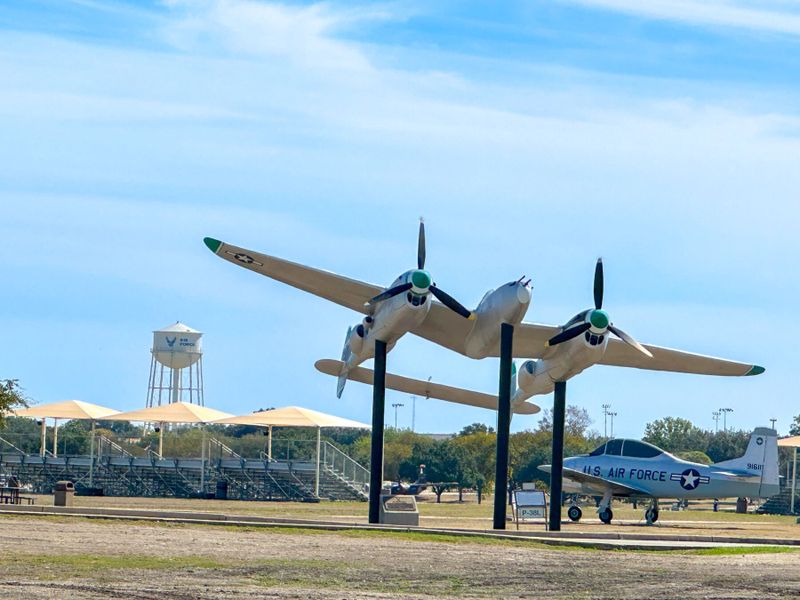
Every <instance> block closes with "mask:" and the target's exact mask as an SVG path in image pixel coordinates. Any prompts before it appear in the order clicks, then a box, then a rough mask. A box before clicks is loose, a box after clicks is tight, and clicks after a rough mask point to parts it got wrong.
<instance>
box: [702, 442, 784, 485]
mask: <svg viewBox="0 0 800 600" xmlns="http://www.w3.org/2000/svg"><path fill="white" fill-rule="evenodd" d="M714 466H715V467H725V468H728V469H737V470H739V471H747V472H748V473H751V474H753V475H760V476H761V488H762V497H764V496H765V495H772V494H771V493H769V491H771V490H769V491H768V489H767V487H766V486H774V488H775V490H777V487H778V432H776V431H775V430H774V429H770V428H769V427H756V429H755V430H754V431H753V434H752V435H751V436H750V443H748V444H747V450H746V451H745V453H744V455H743V456H740V457H739V458H734V459H732V460H726V461H723V462H720V463H716V464H715V465H714ZM772 493H777V491H772Z"/></svg>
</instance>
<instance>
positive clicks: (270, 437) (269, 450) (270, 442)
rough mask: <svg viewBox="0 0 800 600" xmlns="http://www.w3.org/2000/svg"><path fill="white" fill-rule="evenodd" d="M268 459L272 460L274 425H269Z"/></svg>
mask: <svg viewBox="0 0 800 600" xmlns="http://www.w3.org/2000/svg"><path fill="white" fill-rule="evenodd" d="M267 460H269V461H272V425H270V426H269V427H267Z"/></svg>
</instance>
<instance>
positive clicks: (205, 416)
mask: <svg viewBox="0 0 800 600" xmlns="http://www.w3.org/2000/svg"><path fill="white" fill-rule="evenodd" d="M231 416H233V415H231V413H226V412H222V411H221V410H215V409H213V408H208V407H206V406H200V405H198V404H190V403H189V402H173V403H171V404H163V405H161V406H153V407H151V408H143V409H141V410H131V411H128V412H123V413H117V414H116V415H114V416H112V417H110V418H109V419H110V420H112V421H142V422H147V423H211V422H213V421H217V420H219V419H223V418H225V417H231Z"/></svg>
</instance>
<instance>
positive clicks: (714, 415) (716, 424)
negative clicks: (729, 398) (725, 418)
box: [711, 410, 719, 433]
mask: <svg viewBox="0 0 800 600" xmlns="http://www.w3.org/2000/svg"><path fill="white" fill-rule="evenodd" d="M711 417H712V418H713V419H714V433H717V432H718V431H719V411H718V410H715V411H714V412H712V413H711Z"/></svg>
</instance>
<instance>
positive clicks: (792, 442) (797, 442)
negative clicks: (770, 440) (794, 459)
mask: <svg viewBox="0 0 800 600" xmlns="http://www.w3.org/2000/svg"><path fill="white" fill-rule="evenodd" d="M778 446H786V447H787V448H800V435H796V436H794V437H787V438H783V439H782V440H778Z"/></svg>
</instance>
